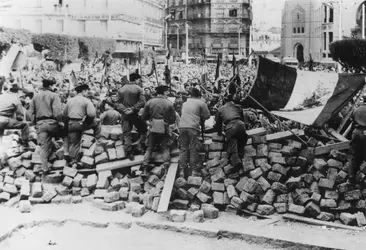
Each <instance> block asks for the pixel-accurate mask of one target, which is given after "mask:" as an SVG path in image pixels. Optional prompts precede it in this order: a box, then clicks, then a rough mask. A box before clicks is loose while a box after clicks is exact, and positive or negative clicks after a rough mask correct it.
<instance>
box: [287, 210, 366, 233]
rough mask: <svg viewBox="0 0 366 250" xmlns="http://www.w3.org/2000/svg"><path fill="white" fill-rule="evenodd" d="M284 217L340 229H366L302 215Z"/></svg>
mask: <svg viewBox="0 0 366 250" xmlns="http://www.w3.org/2000/svg"><path fill="white" fill-rule="evenodd" d="M283 218H284V219H287V220H295V221H299V222H303V223H307V224H310V225H316V226H326V227H333V228H340V229H346V230H354V231H364V230H365V229H363V228H361V227H352V226H347V225H342V224H336V223H333V222H327V221H321V220H315V219H311V218H306V217H302V216H299V215H294V214H284V215H283Z"/></svg>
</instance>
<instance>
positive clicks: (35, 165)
mask: <svg viewBox="0 0 366 250" xmlns="http://www.w3.org/2000/svg"><path fill="white" fill-rule="evenodd" d="M102 131H103V132H102V135H103V137H104V138H105V139H106V140H108V143H107V144H106V146H105V148H103V147H98V146H97V145H96V143H95V139H94V137H92V131H87V132H86V133H85V134H84V135H83V142H82V151H83V158H82V159H81V164H80V165H78V164H76V165H75V166H73V167H68V166H66V161H65V160H64V159H63V149H62V142H58V141H56V142H55V143H54V144H55V149H56V150H55V152H54V153H53V154H52V156H51V157H50V166H51V168H52V169H53V170H54V171H53V172H52V173H51V174H50V175H48V176H47V178H45V179H44V180H43V183H42V182H41V178H40V177H39V176H38V173H39V172H40V170H41V165H40V159H39V153H38V152H39V148H38V147H35V148H34V149H33V150H34V151H33V150H30V151H24V149H23V148H22V147H21V146H19V144H18V143H17V141H18V140H19V136H17V135H16V134H10V135H6V136H5V137H4V138H3V144H6V145H8V149H7V150H6V152H5V156H4V157H3V159H2V169H1V171H0V202H2V203H5V204H10V205H11V204H16V203H17V202H19V208H20V210H21V211H22V212H29V211H30V209H31V204H39V203H79V202H82V200H83V199H87V200H90V201H92V202H93V205H94V206H96V207H98V208H101V209H104V210H109V211H116V210H121V209H125V211H126V212H128V213H131V214H132V215H133V216H141V215H143V214H144V213H145V212H146V211H147V210H152V211H157V210H158V206H159V202H160V199H161V195H162V191H163V189H164V188H165V186H164V184H165V183H166V182H167V181H166V178H168V177H166V175H165V174H166V173H165V174H164V171H163V166H161V161H160V160H161V155H159V153H155V156H154V159H155V160H154V162H155V165H154V166H153V167H152V168H151V169H150V171H149V175H148V176H144V175H142V172H141V171H140V165H141V163H142V156H140V157H137V159H136V160H135V161H134V162H131V161H129V160H127V159H125V154H124V151H123V146H122V141H121V140H120V136H121V133H122V131H121V129H120V127H116V126H111V127H104V128H103V130H102ZM296 133H297V134H298V135H299V136H301V138H302V139H304V140H307V141H308V144H309V145H311V146H313V148H311V147H309V148H305V149H304V146H303V145H302V144H301V143H300V142H299V141H296V140H294V139H293V138H294V137H293V136H292V134H291V133H289V132H280V133H277V134H270V135H263V134H257V135H253V136H252V138H251V139H250V140H249V141H248V145H247V146H246V147H245V154H244V158H243V169H240V170H239V172H237V171H235V170H234V167H233V166H231V165H230V164H229V163H228V159H227V158H228V157H227V153H226V152H225V151H224V141H225V138H224V137H223V136H218V135H217V134H213V136H212V140H211V141H209V142H208V143H207V142H206V143H205V145H204V147H203V149H202V152H201V153H200V156H201V158H202V160H204V164H203V169H202V171H201V176H190V177H188V178H187V179H184V178H183V177H179V178H177V179H175V180H174V179H173V182H172V185H173V190H172V192H171V199H170V201H171V202H170V208H171V209H177V210H171V218H172V220H174V221H183V220H184V218H185V211H184V210H190V211H193V212H194V215H195V216H194V218H195V221H202V220H203V218H204V217H205V218H217V217H218V215H219V211H220V210H221V211H224V210H225V211H226V212H230V213H234V214H241V213H242V212H251V213H253V214H257V215H261V216H266V215H272V214H274V213H279V214H283V213H293V214H297V215H301V216H306V217H312V218H316V219H318V220H323V221H340V222H342V223H344V224H346V225H358V226H365V225H366V218H365V215H364V212H365V209H366V200H365V199H366V189H365V188H364V185H363V184H364V183H366V178H365V177H366V165H363V166H362V167H361V169H360V171H359V172H358V173H357V181H358V182H359V183H361V184H357V185H351V184H349V183H348V182H347V173H348V166H349V165H348V164H349V163H348V159H347V155H346V154H344V153H342V152H340V151H337V150H334V149H333V150H332V148H337V147H332V145H336V144H333V143H334V142H328V144H331V145H325V146H324V144H325V142H324V143H322V142H318V141H316V140H315V139H314V138H309V137H307V136H306V135H304V131H301V130H299V131H296ZM291 136H292V137H291ZM290 138H292V139H290ZM135 146H136V147H138V144H136V145H135ZM319 146H320V148H321V147H323V148H324V147H325V148H327V147H328V149H327V150H323V151H322V150H318V151H317V148H319ZM340 149H343V148H340ZM177 154H178V151H177V150H175V151H172V155H173V157H172V163H173V164H176V163H177V158H176V157H174V156H177ZM159 159H160V160H159ZM95 170H97V172H96V171H95ZM169 178H172V177H169ZM49 183H51V184H52V183H53V184H57V185H50V184H49ZM182 210H183V211H182Z"/></svg>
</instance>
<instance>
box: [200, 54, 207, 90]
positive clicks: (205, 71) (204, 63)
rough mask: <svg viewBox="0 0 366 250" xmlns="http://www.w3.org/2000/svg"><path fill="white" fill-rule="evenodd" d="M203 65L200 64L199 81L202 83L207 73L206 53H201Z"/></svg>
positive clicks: (205, 80)
mask: <svg viewBox="0 0 366 250" xmlns="http://www.w3.org/2000/svg"><path fill="white" fill-rule="evenodd" d="M202 57H203V66H202V75H201V82H202V83H203V84H206V82H207V78H208V77H207V74H208V69H207V61H206V55H205V54H203V55H202Z"/></svg>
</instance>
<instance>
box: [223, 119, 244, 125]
mask: <svg viewBox="0 0 366 250" xmlns="http://www.w3.org/2000/svg"><path fill="white" fill-rule="evenodd" d="M238 120H239V121H241V119H240V117H236V118H234V119H231V120H230V121H228V122H227V123H225V125H228V124H229V123H230V122H234V121H238Z"/></svg>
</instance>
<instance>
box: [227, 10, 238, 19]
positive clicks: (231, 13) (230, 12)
mask: <svg viewBox="0 0 366 250" xmlns="http://www.w3.org/2000/svg"><path fill="white" fill-rule="evenodd" d="M229 16H230V17H237V16H238V10H237V9H232V10H229Z"/></svg>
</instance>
